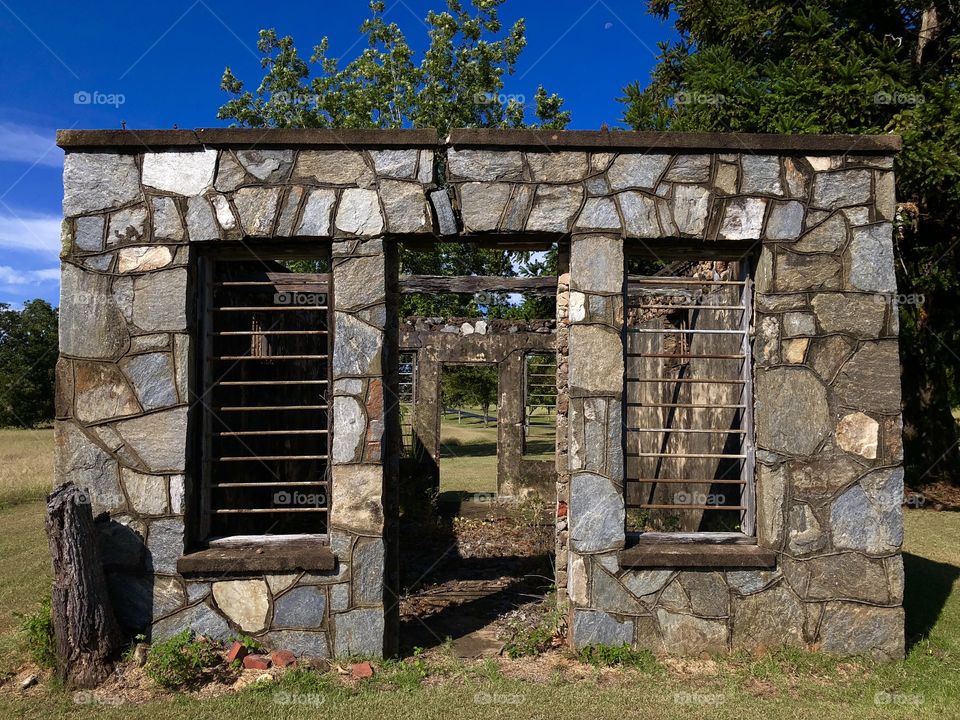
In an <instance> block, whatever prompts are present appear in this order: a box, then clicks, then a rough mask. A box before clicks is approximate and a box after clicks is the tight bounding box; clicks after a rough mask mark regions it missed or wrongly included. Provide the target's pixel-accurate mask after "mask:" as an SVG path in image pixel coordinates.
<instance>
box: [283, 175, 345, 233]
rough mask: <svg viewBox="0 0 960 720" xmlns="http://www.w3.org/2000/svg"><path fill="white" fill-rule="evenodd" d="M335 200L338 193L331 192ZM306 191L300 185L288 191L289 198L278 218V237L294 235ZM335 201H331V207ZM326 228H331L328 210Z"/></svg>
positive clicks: (285, 201) (286, 199) (284, 201)
mask: <svg viewBox="0 0 960 720" xmlns="http://www.w3.org/2000/svg"><path fill="white" fill-rule="evenodd" d="M329 192H330V195H331V196H332V197H333V199H334V200H335V199H336V193H335V192H333V191H329ZM303 195H304V189H303V188H302V187H300V186H299V185H294V186H293V187H291V188H289V189H288V190H287V196H286V198H284V200H283V202H282V204H281V207H280V217H279V218H277V230H276V234H277V237H290V236H292V235H293V233H294V229H295V228H294V223H295V222H296V221H297V213H298V211H299V210H300V201H301V200H302V199H303ZM332 204H333V200H331V205H332ZM321 217H325V220H326V224H325V227H326V228H327V229H328V230H329V228H330V212H329V209H328V210H327V212H326V214H325V215H321Z"/></svg>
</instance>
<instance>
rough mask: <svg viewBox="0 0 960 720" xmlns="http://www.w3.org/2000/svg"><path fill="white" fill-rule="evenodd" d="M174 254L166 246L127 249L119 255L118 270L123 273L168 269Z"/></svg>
mask: <svg viewBox="0 0 960 720" xmlns="http://www.w3.org/2000/svg"><path fill="white" fill-rule="evenodd" d="M172 261H173V253H172V252H170V248H168V247H166V246H165V245H154V246H148V247H140V246H133V247H125V248H122V249H121V250H120V251H119V252H118V253H117V270H118V271H119V272H122V273H128V272H149V271H150V270H159V269H160V268H162V267H166V266H167V265H169V264H170V263H171V262H172Z"/></svg>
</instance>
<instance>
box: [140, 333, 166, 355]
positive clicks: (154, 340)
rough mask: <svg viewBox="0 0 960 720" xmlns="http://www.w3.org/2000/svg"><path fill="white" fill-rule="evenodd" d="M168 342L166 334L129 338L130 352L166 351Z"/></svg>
mask: <svg viewBox="0 0 960 720" xmlns="http://www.w3.org/2000/svg"><path fill="white" fill-rule="evenodd" d="M169 342H170V336H169V335H167V334H166V333H154V334H151V335H136V336H134V337H132V338H130V352H131V353H142V352H150V351H151V350H166V349H167V346H168V345H169Z"/></svg>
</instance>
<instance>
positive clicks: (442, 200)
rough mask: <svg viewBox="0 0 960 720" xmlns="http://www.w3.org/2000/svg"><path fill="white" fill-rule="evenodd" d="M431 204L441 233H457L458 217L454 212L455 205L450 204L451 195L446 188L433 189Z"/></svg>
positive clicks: (444, 234)
mask: <svg viewBox="0 0 960 720" xmlns="http://www.w3.org/2000/svg"><path fill="white" fill-rule="evenodd" d="M430 205H431V206H432V207H433V212H434V214H435V215H436V218H437V229H438V230H439V232H440V235H442V236H447V235H456V234H457V218H456V216H455V215H454V214H453V206H452V205H451V204H450V195H449V194H448V193H447V191H446V190H442V189H441V190H431V191H430Z"/></svg>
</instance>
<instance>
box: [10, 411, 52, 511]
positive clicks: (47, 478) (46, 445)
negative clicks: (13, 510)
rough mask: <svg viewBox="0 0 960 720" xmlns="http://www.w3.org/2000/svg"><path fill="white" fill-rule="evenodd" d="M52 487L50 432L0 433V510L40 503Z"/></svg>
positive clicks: (18, 431)
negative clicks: (25, 503)
mask: <svg viewBox="0 0 960 720" xmlns="http://www.w3.org/2000/svg"><path fill="white" fill-rule="evenodd" d="M52 486H53V430H51V429H45V430H0V508H5V507H10V506H11V505H17V504H18V503H22V502H29V501H31V500H42V499H43V498H45V497H46V496H47V493H49V492H50V488H51V487H52Z"/></svg>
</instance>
